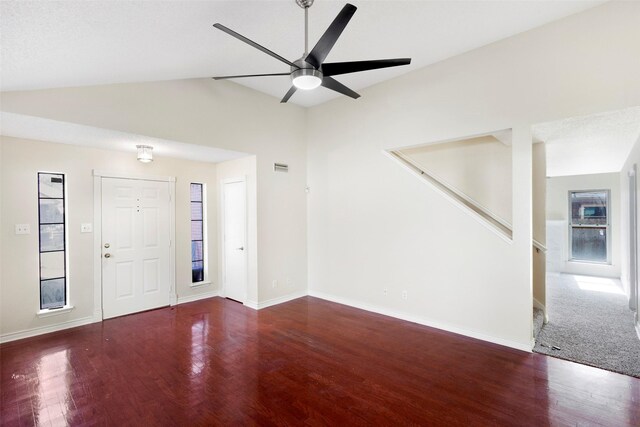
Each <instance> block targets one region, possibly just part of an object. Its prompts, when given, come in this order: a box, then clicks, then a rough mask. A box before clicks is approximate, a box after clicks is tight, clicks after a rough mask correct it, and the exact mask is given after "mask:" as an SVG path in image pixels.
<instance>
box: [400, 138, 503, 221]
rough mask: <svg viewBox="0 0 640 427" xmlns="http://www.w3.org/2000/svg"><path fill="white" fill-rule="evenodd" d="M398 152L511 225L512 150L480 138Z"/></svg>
mask: <svg viewBox="0 0 640 427" xmlns="http://www.w3.org/2000/svg"><path fill="white" fill-rule="evenodd" d="M401 152H402V154H404V155H405V156H407V157H409V158H410V159H411V160H412V161H414V162H415V163H416V164H418V165H419V166H420V167H421V168H422V169H423V170H424V171H426V172H427V173H429V174H430V175H432V176H433V177H434V178H436V179H437V180H438V181H440V182H442V183H444V184H446V185H447V186H448V187H450V188H453V189H455V190H456V191H457V192H458V193H462V194H464V195H465V196H467V197H469V198H470V199H471V200H472V201H473V202H475V204H476V205H479V206H481V207H482V208H484V209H485V210H486V211H488V212H491V214H492V215H494V216H497V217H498V218H500V219H501V220H502V221H503V222H506V223H507V224H511V218H512V214H511V146H509V145H505V144H504V143H502V142H500V141H498V140H497V139H496V138H494V137H493V136H482V137H477V138H469V139H464V140H462V141H453V142H446V143H441V144H431V145H426V146H422V147H416V148H408V149H404V150H401Z"/></svg>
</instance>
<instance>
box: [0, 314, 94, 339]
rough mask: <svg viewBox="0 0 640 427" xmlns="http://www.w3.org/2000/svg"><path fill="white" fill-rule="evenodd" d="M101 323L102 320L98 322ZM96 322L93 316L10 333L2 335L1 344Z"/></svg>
mask: <svg viewBox="0 0 640 427" xmlns="http://www.w3.org/2000/svg"><path fill="white" fill-rule="evenodd" d="M97 321H98V322H100V321H101V320H97ZM95 322H96V320H95V319H94V317H93V316H89V317H83V318H81V319H76V320H69V321H66V322H61V323H56V324H55V325H49V326H39V327H37V328H32V329H25V330H22V331H18V332H10V333H8V334H4V335H0V344H4V343H6V342H10V341H16V340H21V339H23V338H29V337H35V336H36V335H43V334H49V333H51V332H57V331H63V330H65V329H70V328H76V327H78V326H84V325H88V324H91V323H95Z"/></svg>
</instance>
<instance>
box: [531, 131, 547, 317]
mask: <svg viewBox="0 0 640 427" xmlns="http://www.w3.org/2000/svg"><path fill="white" fill-rule="evenodd" d="M531 155H532V172H533V176H532V188H531V190H532V194H531V196H532V206H533V212H532V214H533V216H532V228H533V230H532V233H533V238H534V240H536V241H537V242H538V243H540V244H541V245H542V246H546V245H547V238H546V221H545V214H546V205H547V202H546V194H547V189H546V184H547V182H546V181H547V180H546V178H545V175H546V170H547V167H546V165H547V160H546V147H545V144H544V143H538V144H533V147H532V151H531ZM546 260H547V255H546V253H545V252H544V250H542V249H540V248H539V247H538V248H536V247H535V245H534V249H533V272H532V278H533V298H534V306H535V305H536V303H535V301H537V304H539V305H541V306H542V307H539V308H543V309H544V310H545V312H546V305H547V292H546V282H547V280H546V276H547V274H546V264H547V261H546Z"/></svg>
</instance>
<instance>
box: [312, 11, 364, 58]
mask: <svg viewBox="0 0 640 427" xmlns="http://www.w3.org/2000/svg"><path fill="white" fill-rule="evenodd" d="M356 9H357V8H356V7H355V6H354V5H352V4H349V3H347V4H346V5H345V6H344V7H343V8H342V10H341V11H340V13H338V16H336V19H334V20H333V22H332V23H331V25H329V28H327V31H325V32H324V34H323V35H322V37H320V40H318V43H316V45H315V47H314V48H313V49H312V50H311V52H310V53H309V55H308V56H307V57H306V58H305V61H306V62H307V63H308V64H311V65H313V66H314V67H315V68H316V69H318V68H320V64H322V63H323V62H324V60H325V58H326V57H327V55H328V54H329V52H331V49H332V48H333V45H334V44H336V41H337V40H338V37H340V34H342V31H343V30H344V27H346V26H347V24H348V23H349V20H351V17H352V16H353V14H354V13H355V12H356Z"/></svg>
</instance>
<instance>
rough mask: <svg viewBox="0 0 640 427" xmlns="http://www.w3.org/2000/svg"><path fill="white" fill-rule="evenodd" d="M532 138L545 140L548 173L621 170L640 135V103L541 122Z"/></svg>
mask: <svg viewBox="0 0 640 427" xmlns="http://www.w3.org/2000/svg"><path fill="white" fill-rule="evenodd" d="M533 138H534V141H536V142H545V143H546V147H545V149H546V155H547V176H548V177H554V176H570V175H588V174H596V173H611V172H620V170H622V167H623V166H624V162H625V160H626V159H627V157H629V153H630V152H631V149H632V148H633V145H634V144H635V142H636V141H638V139H639V138H640V107H633V108H627V109H624V110H619V111H613V112H608V113H600V114H594V115H590V116H583V117H573V118H569V119H565V120H559V121H555V122H548V123H541V124H538V125H535V126H534V127H533Z"/></svg>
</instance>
